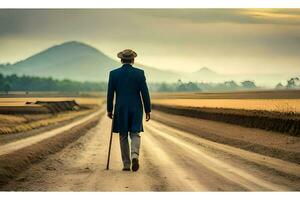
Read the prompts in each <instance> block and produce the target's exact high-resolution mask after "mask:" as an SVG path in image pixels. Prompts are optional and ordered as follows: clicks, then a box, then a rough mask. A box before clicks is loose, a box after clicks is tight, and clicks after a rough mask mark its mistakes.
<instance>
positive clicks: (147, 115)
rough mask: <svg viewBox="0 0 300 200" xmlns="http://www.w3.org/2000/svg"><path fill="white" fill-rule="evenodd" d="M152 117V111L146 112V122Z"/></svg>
mask: <svg viewBox="0 0 300 200" xmlns="http://www.w3.org/2000/svg"><path fill="white" fill-rule="evenodd" d="M150 118H151V115H150V113H146V122H147V121H149V120H150Z"/></svg>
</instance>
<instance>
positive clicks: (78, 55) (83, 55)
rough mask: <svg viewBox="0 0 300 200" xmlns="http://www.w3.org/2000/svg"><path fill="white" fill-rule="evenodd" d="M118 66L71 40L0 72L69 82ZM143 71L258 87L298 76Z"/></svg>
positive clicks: (102, 75) (100, 76)
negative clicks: (245, 83) (252, 82)
mask: <svg viewBox="0 0 300 200" xmlns="http://www.w3.org/2000/svg"><path fill="white" fill-rule="evenodd" d="M119 66H121V64H120V62H119V61H116V60H114V59H112V58H110V57H108V56H106V55H105V54H103V53H102V52H101V51H99V50H98V49H96V48H94V47H92V46H90V45H87V44H84V43H81V42H77V41H70V42H66V43H63V44H60V45H56V46H53V47H50V48H48V49H46V50H44V51H42V52H39V53H37V54H35V55H33V56H31V57H29V58H27V59H25V60H21V61H19V62H17V63H14V64H10V65H0V73H2V74H17V75H23V74H25V75H31V76H40V77H50V76H51V77H53V78H56V79H71V80H77V81H93V82H94V81H97V82H99V81H107V79H108V73H109V71H110V70H112V69H115V68H117V67H119ZM135 66H136V67H139V68H142V69H144V70H145V73H146V75H147V80H148V82H176V81H177V80H178V79H181V80H183V81H185V82H186V81H198V82H224V81H229V80H234V81H236V82H237V83H239V82H240V81H243V80H252V81H255V82H256V83H257V85H262V86H268V87H275V86H276V85H277V84H278V83H279V82H282V83H285V82H286V80H288V79H289V78H291V77H294V76H295V77H296V76H297V77H298V76H300V75H299V74H239V75H224V74H220V73H217V72H215V71H213V70H211V69H209V68H207V67H203V68H200V69H199V70H198V71H195V72H193V73H184V72H173V71H168V70H160V69H157V68H155V67H150V66H146V65H143V64H138V63H137V64H135Z"/></svg>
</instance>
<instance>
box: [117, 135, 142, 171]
mask: <svg viewBox="0 0 300 200" xmlns="http://www.w3.org/2000/svg"><path fill="white" fill-rule="evenodd" d="M128 135H130V140H131V142H130V143H131V145H130V146H131V148H129V140H128ZM119 137H120V148H121V155H122V161H123V166H124V168H130V166H131V159H133V158H139V152H140V144H141V136H140V133H130V134H128V133H119ZM130 152H131V153H130ZM130 155H131V159H130Z"/></svg>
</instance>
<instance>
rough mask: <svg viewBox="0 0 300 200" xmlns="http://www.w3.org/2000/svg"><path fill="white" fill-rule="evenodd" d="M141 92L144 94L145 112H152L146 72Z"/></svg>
mask: <svg viewBox="0 0 300 200" xmlns="http://www.w3.org/2000/svg"><path fill="white" fill-rule="evenodd" d="M141 94H142V99H143V103H144V109H145V112H146V113H150V112H151V101H150V95H149V90H148V86H147V82H146V77H145V74H144V72H143V73H142V81H141Z"/></svg>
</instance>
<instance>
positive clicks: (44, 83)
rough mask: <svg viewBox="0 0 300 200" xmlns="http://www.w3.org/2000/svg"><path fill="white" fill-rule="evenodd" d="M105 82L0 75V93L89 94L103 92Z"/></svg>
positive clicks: (105, 85) (105, 86)
mask: <svg viewBox="0 0 300 200" xmlns="http://www.w3.org/2000/svg"><path fill="white" fill-rule="evenodd" d="M106 88H107V83H105V82H99V83H98V82H80V81H72V80H68V79H64V80H57V79H53V78H51V77H49V78H42V77H34V76H26V75H23V76H17V75H15V74H12V75H7V76H4V75H2V74H0V91H3V92H5V93H8V92H10V91H25V92H32V91H59V92H82V91H84V92H89V91H105V90H106Z"/></svg>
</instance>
